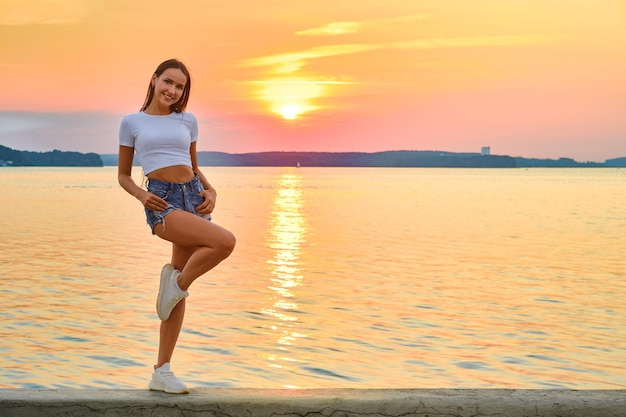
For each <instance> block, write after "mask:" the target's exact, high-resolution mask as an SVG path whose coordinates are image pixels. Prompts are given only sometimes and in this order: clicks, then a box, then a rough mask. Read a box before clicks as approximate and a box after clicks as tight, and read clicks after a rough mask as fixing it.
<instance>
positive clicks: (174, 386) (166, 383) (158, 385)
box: [148, 363, 189, 394]
mask: <svg viewBox="0 0 626 417" xmlns="http://www.w3.org/2000/svg"><path fill="white" fill-rule="evenodd" d="M148 387H149V388H150V389H151V390H153V391H163V392H167V393H168V394H188V393H189V388H187V385H185V384H184V383H182V382H181V381H180V380H179V379H178V378H176V375H174V372H172V371H170V364H169V363H166V364H164V365H163V366H161V367H160V368H156V369H155V370H154V373H153V374H152V380H151V381H150V383H149V384H148Z"/></svg>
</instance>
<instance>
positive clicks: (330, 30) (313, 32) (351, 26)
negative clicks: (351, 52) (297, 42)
mask: <svg viewBox="0 0 626 417" xmlns="http://www.w3.org/2000/svg"><path fill="white" fill-rule="evenodd" d="M362 26H363V23H362V22H332V23H329V24H327V25H325V26H322V27H319V28H313V29H307V30H301V31H299V32H296V35H305V36H330V35H344V34H346V33H356V32H358V31H359V29H361V27H362Z"/></svg>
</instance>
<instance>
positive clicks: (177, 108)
mask: <svg viewBox="0 0 626 417" xmlns="http://www.w3.org/2000/svg"><path fill="white" fill-rule="evenodd" d="M169 68H177V69H179V70H181V71H182V72H183V74H184V75H185V77H187V82H186V83H185V88H184V89H183V95H182V96H181V97H180V100H178V101H177V102H176V103H174V104H172V105H171V106H170V110H171V111H172V112H175V113H180V112H183V111H185V108H186V107H187V102H188V101H189V92H190V91H191V76H190V75H189V71H188V70H187V67H186V66H185V64H183V63H182V62H180V61H179V60H177V59H168V60H167V61H163V62H161V64H160V65H159V66H158V67H157V69H156V71H154V75H156V76H157V77H160V76H161V74H163V71H165V70H166V69H169ZM153 97H154V85H152V79H150V83H149V84H148V92H147V93H146V99H145V100H144V102H143V106H142V107H141V110H139V111H144V110H145V109H147V108H148V106H149V105H150V103H151V102H152V98H153Z"/></svg>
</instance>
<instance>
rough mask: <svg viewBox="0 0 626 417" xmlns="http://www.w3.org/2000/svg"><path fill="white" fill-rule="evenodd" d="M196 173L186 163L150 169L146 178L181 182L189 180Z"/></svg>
mask: <svg viewBox="0 0 626 417" xmlns="http://www.w3.org/2000/svg"><path fill="white" fill-rule="evenodd" d="M195 175H196V174H195V173H194V172H193V169H191V167H189V166H186V165H174V166H171V167H165V168H161V169H157V170H156V171H152V172H151V173H149V174H148V178H150V179H152V180H158V181H165V182H175V183H182V182H187V181H191V180H192V179H193V177H194V176H195Z"/></svg>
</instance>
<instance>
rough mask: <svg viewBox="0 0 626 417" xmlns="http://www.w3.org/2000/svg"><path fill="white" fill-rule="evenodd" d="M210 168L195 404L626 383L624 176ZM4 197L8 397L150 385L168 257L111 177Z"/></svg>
mask: <svg viewBox="0 0 626 417" xmlns="http://www.w3.org/2000/svg"><path fill="white" fill-rule="evenodd" d="M204 172H205V173H206V174H207V176H208V177H209V178H210V181H211V182H212V183H213V184H214V186H215V187H216V188H217V189H218V192H219V196H218V207H217V209H216V212H215V213H214V221H215V222H216V223H218V224H220V225H223V226H225V227H227V228H229V229H230V230H232V231H233V232H234V233H235V234H236V236H237V238H238V246H237V248H236V249H235V252H234V253H233V255H232V256H231V257H230V258H229V259H227V260H226V261H225V262H224V263H223V264H221V265H219V266H218V267H217V268H216V269H215V270H213V271H211V272H209V273H208V274H206V275H205V276H203V277H202V278H200V279H199V280H198V281H196V283H195V284H194V285H193V286H192V287H191V289H190V298H189V299H188V304H187V306H188V307H187V317H186V322H185V326H184V329H183V332H182V334H181V338H180V340H179V344H178V347H177V350H176V352H175V356H174V359H173V363H172V366H173V369H174V370H175V371H176V373H177V375H178V376H179V377H180V378H181V379H182V380H183V381H185V382H186V383H187V384H188V385H189V386H190V387H192V388H197V387H270V388H282V387H294V388H301V387H302V388H305V387H306V388H308V387H335V388H346V387H350V388H395V387H403V388H535V389H542V388H569V389H624V388H626V302H625V301H624V300H626V253H625V251H626V212H625V211H624V207H625V206H624V204H625V203H626V170H623V169H591V168H588V169H503V170H500V169H441V168H437V169H419V168H418V169H413V168H407V169H371V168H356V169H355V168H308V167H303V168H300V169H297V168H245V167H233V168H205V170H204ZM134 177H135V179H136V181H138V182H139V181H140V172H138V171H135V172H134ZM0 181H1V182H0V183H1V184H2V191H3V193H2V197H3V199H2V204H1V205H0V219H1V222H2V224H1V225H2V228H1V233H2V237H1V239H0V265H1V269H0V296H1V297H2V298H1V299H2V309H1V310H0V318H1V321H0V354H1V355H2V366H0V388H21V387H24V388H99V387H105V388H145V387H146V386H147V382H148V380H149V378H150V376H151V370H152V365H153V364H154V362H155V360H156V348H157V340H158V327H159V320H158V318H157V316H156V313H155V311H154V303H155V299H156V295H157V291H158V282H159V273H160V270H161V266H162V265H163V264H164V263H165V262H168V261H169V256H170V247H169V244H167V243H165V242H163V241H161V240H160V239H159V238H157V237H155V236H152V235H151V234H150V231H149V229H148V226H147V225H146V224H145V218H144V214H143V208H142V206H141V205H140V203H139V202H138V201H137V200H135V199H133V198H132V197H131V196H129V195H128V194H126V193H125V192H124V191H123V190H122V189H121V188H120V187H119V186H118V184H117V178H116V168H115V167H105V168H0Z"/></svg>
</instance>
